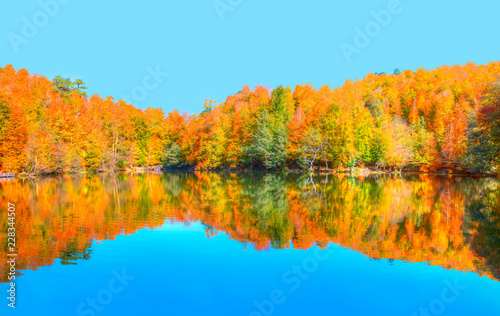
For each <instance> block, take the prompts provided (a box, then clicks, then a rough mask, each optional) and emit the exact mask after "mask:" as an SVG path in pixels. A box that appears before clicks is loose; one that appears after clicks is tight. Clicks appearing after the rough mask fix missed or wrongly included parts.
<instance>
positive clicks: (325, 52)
mask: <svg viewBox="0 0 500 316" xmlns="http://www.w3.org/2000/svg"><path fill="white" fill-rule="evenodd" d="M53 1H55V0H53ZM60 1H61V2H64V1H63V0H60ZM65 1H66V2H67V3H66V4H60V5H59V8H54V7H53V6H49V8H48V9H46V11H48V12H49V13H50V15H52V16H50V15H49V14H48V13H45V11H43V9H42V7H41V6H40V3H39V2H38V1H33V0H29V1H28V0H24V1H4V3H2V5H1V10H0V30H1V37H0V65H1V66H5V65H6V64H13V65H14V67H15V68H16V69H17V68H27V69H28V70H29V71H30V72H31V73H39V74H42V75H45V76H47V77H49V78H53V77H54V76H56V75H62V76H71V77H72V78H73V79H74V78H81V79H83V80H84V81H85V82H86V83H87V86H88V87H89V92H90V93H91V94H93V93H98V94H100V95H101V96H107V95H111V96H113V97H115V98H116V99H119V98H122V97H123V96H126V95H130V94H131V92H132V91H134V90H133V89H136V90H135V91H136V96H138V97H139V98H135V99H134V98H129V101H130V102H131V103H134V104H135V105H136V106H138V107H140V108H147V107H148V106H151V107H161V108H163V109H164V111H165V112H169V111H171V110H172V109H174V108H176V109H179V110H180V111H188V112H189V113H198V112H200V111H201V109H202V106H203V101H204V100H205V99H206V98H211V99H214V100H216V101H218V102H222V101H224V100H225V98H226V97H227V95H230V94H234V93H236V92H237V91H239V90H241V88H242V87H243V86H244V85H245V84H248V85H250V86H251V87H254V86H255V85H264V86H269V87H271V88H273V87H275V86H277V85H279V84H283V85H285V86H291V87H294V86H295V85H296V84H301V83H307V82H310V83H312V84H313V85H315V86H316V87H320V86H321V85H323V84H328V85H330V86H332V87H336V86H339V85H342V84H343V82H344V81H345V80H346V79H348V78H351V79H355V78H362V77H363V76H364V75H366V74H367V73H369V72H372V71H373V72H382V71H383V72H390V73H392V72H393V70H394V69H395V68H399V69H401V70H403V69H416V68H418V67H424V68H435V67H438V66H441V65H444V64H447V65H452V64H464V63H466V62H468V61H472V62H475V63H479V64H483V63H487V62H489V61H493V60H499V59H500V42H499V41H498V36H499V33H498V31H499V30H500V19H498V12H500V2H498V1H491V0H490V1H484V0H478V1H474V2H469V1H467V2H465V1H464V2H460V1H430V0H413V1H411V0H401V1H400V4H399V6H395V3H391V1H393V0H383V1H378V0H377V1H374V0H364V1H332V0H315V1H305V0H304V1H294V0H272V1H269V0H220V1H218V4H219V7H220V10H224V5H226V6H231V9H232V10H231V11H229V10H227V11H224V12H222V11H221V12H222V13H221V14H218V12H217V11H216V9H215V7H214V2H216V1H213V0H199V1H196V0H193V1H181V0H175V1H173V0H162V1H160V0H157V1H148V0H146V1H141V2H140V3H139V2H134V3H133V4H131V3H129V2H128V1H102V0H100V1H97V0H86V1H76V0H65ZM41 2H42V3H45V2H47V3H50V2H51V1H50V0H42V1H41ZM130 2H132V1H130ZM231 4H232V5H231ZM390 5H393V6H394V8H397V10H394V11H398V12H399V11H401V9H402V12H399V13H393V14H391V21H390V22H389V23H385V22H384V21H383V22H384V23H383V24H386V25H383V26H381V27H380V30H377V28H376V27H377V26H376V25H375V24H373V23H371V22H373V21H376V19H375V18H374V17H373V16H372V15H371V12H372V11H377V12H378V11H380V10H382V9H387V7H388V6H390ZM225 8H226V9H227V8H228V7H225ZM219 13H220V12H219ZM220 16H222V17H223V19H221V18H220ZM24 18H25V19H26V20H23V19H24ZM33 20H35V22H36V24H38V25H39V26H38V27H37V26H36V25H35V28H36V30H37V32H36V30H33V29H30V28H29V27H26V21H29V23H33ZM378 23H380V22H378ZM379 25H380V24H379ZM356 27H359V28H360V29H366V27H368V28H369V29H370V27H372V28H371V29H370V30H371V32H372V35H374V37H373V38H371V42H370V43H369V45H367V46H366V45H363V46H366V47H364V48H362V49H359V48H358V49H359V51H357V53H355V54H352V56H351V59H352V60H351V62H350V63H348V62H347V60H346V58H345V56H344V54H343V53H342V50H341V43H346V44H349V45H354V37H355V35H356V32H355V28H356ZM23 28H24V29H23ZM23 31H24V35H23ZM35 32H36V34H34V33H35ZM25 35H28V36H25ZM20 38H23V39H20ZM13 43H14V44H13ZM358 44H359V43H358ZM361 44H364V43H361ZM353 47H354V46H353ZM16 48H17V49H18V52H16V51H15V49H16ZM157 65H158V66H159V68H160V70H161V71H162V72H168V74H169V75H168V77H160V79H161V82H160V83H159V84H158V85H157V84H155V81H154V80H153V79H152V78H147V77H146V86H147V87H148V88H149V89H150V91H147V94H146V95H140V93H139V92H141V89H143V88H141V87H143V79H144V78H145V76H147V75H148V67H150V70H151V69H155V68H156V67H157ZM137 87H139V88H137ZM143 91H146V90H142V92H143Z"/></svg>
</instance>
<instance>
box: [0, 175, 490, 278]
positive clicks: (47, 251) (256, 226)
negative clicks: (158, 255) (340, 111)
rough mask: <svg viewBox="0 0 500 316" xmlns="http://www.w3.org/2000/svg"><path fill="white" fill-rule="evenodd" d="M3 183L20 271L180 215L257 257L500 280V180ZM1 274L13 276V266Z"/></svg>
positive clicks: (121, 178)
mask: <svg viewBox="0 0 500 316" xmlns="http://www.w3.org/2000/svg"><path fill="white" fill-rule="evenodd" d="M0 187H1V190H0V200H1V201H0V202H1V203H4V202H6V201H7V200H9V201H18V203H17V205H18V210H19V213H18V216H21V217H22V223H23V224H22V225H20V226H19V227H18V230H19V236H20V237H19V238H23V240H30V241H31V242H32V246H31V247H25V246H21V248H20V249H18V253H19V268H20V269H23V268H26V267H28V266H29V267H30V268H36V267H38V266H44V265H49V264H52V262H53V260H54V259H55V258H60V259H61V260H62V263H63V264H74V263H76V262H77V261H78V260H79V259H88V258H89V256H90V254H91V249H90V248H91V242H92V241H93V240H105V239H113V238H114V237H115V236H116V235H119V234H131V233H134V232H135V231H136V230H137V229H140V228H144V227H151V228H154V227H158V226H160V225H162V224H163V223H164V221H165V219H173V220H175V221H177V222H181V223H186V224H187V225H189V223H191V222H192V221H200V222H201V223H202V224H203V225H204V227H205V230H206V233H207V236H208V237H211V236H214V235H216V234H217V233H218V232H223V233H225V234H228V235H229V236H230V237H231V238H233V239H236V240H238V241H240V242H241V243H242V244H244V245H245V246H247V245H253V247H254V248H255V249H257V250H260V249H266V248H270V247H272V248H276V249H281V248H287V247H290V246H292V245H293V247H295V248H303V249H305V248H308V247H311V246H313V245H319V246H321V247H326V246H327V245H328V243H337V244H340V245H342V246H344V247H349V248H351V249H354V250H357V251H359V252H362V253H364V254H365V255H367V256H369V257H370V258H373V259H381V258H387V259H391V260H396V259H397V260H407V261H418V262H423V261H430V262H433V263H434V264H437V265H441V266H443V267H446V268H455V269H461V270H472V271H476V272H477V273H479V274H486V275H489V276H492V277H496V278H498V277H499V272H498V267H499V262H500V260H499V259H500V255H499V247H500V246H499V237H500V228H499V225H498V223H499V220H500V218H499V213H500V211H499V208H500V206H499V205H500V200H499V198H500V195H499V190H500V189H499V186H498V180H496V179H471V178H459V177H458V178H456V177H453V178H452V177H442V178H437V177H431V176H425V175H416V176H410V177H401V176H397V177H394V176H387V175H382V176H373V177H346V176H342V175H340V176H332V175H329V176H326V175H321V176H319V175H317V174H315V175H312V176H311V175H295V174H283V173H251V174H230V173H209V172H201V173H183V172H173V173H168V174H164V175H155V174H141V175H124V174H123V175H118V176H116V175H100V176H88V177H69V176H64V177H60V178H44V179H39V180H37V181H35V183H29V182H24V183H23V182H21V181H13V182H4V183H0ZM4 217H5V214H1V215H0V219H1V220H2V223H6V222H7V221H6V219H5V218H4ZM3 225H5V224H3ZM0 229H1V228H0ZM5 231H7V229H6V227H3V230H2V231H1V232H0V234H2V233H3V232H5ZM2 237H3V236H2ZM2 240H4V238H2ZM6 249H7V248H6V244H4V247H3V248H2V251H3V252H5V250H6ZM0 268H1V269H2V271H4V272H5V271H6V270H5V269H6V266H5V263H0ZM3 275H5V274H3Z"/></svg>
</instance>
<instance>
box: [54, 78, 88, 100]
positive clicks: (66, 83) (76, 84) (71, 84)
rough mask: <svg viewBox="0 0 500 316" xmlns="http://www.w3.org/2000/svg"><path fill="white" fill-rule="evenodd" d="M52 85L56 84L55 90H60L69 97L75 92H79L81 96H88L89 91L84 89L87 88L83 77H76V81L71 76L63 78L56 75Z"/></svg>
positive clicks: (60, 92) (64, 95)
mask: <svg viewBox="0 0 500 316" xmlns="http://www.w3.org/2000/svg"><path fill="white" fill-rule="evenodd" d="M52 85H53V86H54V90H55V91H57V92H59V94H61V95H62V96H63V97H66V98H69V97H70V96H71V94H72V93H73V92H75V91H76V92H77V93H78V95H79V96H81V97H87V93H86V92H84V91H82V90H85V89H87V87H86V86H85V83H84V82H83V81H82V79H76V80H75V81H71V79H70V78H63V77H61V76H56V77H55V78H54V79H53V80H52Z"/></svg>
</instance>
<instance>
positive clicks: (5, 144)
mask: <svg viewBox="0 0 500 316" xmlns="http://www.w3.org/2000/svg"><path fill="white" fill-rule="evenodd" d="M499 78H500V62H491V63H489V64H487V65H476V64H473V63H468V64H466V65H463V66H458V65H457V66H443V67H440V68H437V69H435V70H424V69H419V70H417V71H411V70H406V71H399V70H395V71H394V73H393V74H384V73H370V74H368V75H367V76H365V77H364V78H363V79H362V80H356V81H351V80H347V81H346V82H345V84H344V85H343V86H341V87H338V88H335V89H332V88H330V87H329V86H327V85H325V86H322V87H321V88H319V89H316V88H315V87H313V86H312V85H311V84H304V85H297V86H296V87H295V88H294V89H293V90H292V89H291V88H289V87H283V86H278V87H276V88H275V89H274V90H271V89H269V88H266V87H263V86H256V87H255V88H253V89H251V88H250V87H248V86H245V87H243V88H242V90H241V91H239V92H237V93H236V94H234V95H232V96H229V97H228V98H227V99H226V101H225V102H223V103H220V104H217V103H216V102H215V101H212V100H207V101H206V102H205V105H204V110H203V112H202V113H200V114H188V113H179V112H178V111H176V110H174V111H171V112H170V113H168V114H166V115H165V113H164V112H163V111H162V110H161V109H152V108H148V109H147V110H140V109H137V108H135V107H134V106H133V105H131V104H127V103H126V102H125V101H122V100H115V99H114V98H112V97H106V98H102V97H100V96H99V95H92V96H90V97H88V96H87V94H86V93H85V92H84V90H85V89H86V87H85V86H84V83H83V82H82V81H81V80H76V81H71V80H70V79H65V78H61V77H56V78H54V79H53V80H52V81H51V80H49V79H48V78H46V77H44V76H42V75H38V74H35V75H32V74H30V73H29V72H28V71H27V70H26V69H19V70H17V71H16V70H15V69H14V68H13V67H12V66H11V65H7V66H6V67H5V68H0V170H1V171H3V172H26V173H35V174H44V173H67V172H76V173H79V172H84V171H89V172H103V171H114V170H125V169H130V168H134V167H147V166H155V165H163V166H166V167H170V168H192V169H197V170H217V169H223V168H245V169H269V170H286V169H313V168H328V169H339V170H341V169H342V168H351V170H352V168H355V167H368V168H370V169H371V170H381V171H382V170H384V171H386V170H387V171H388V170H392V171H397V172H399V171H402V170H408V171H419V172H435V171H448V172H468V173H489V174H491V173H496V171H497V168H498V166H499V164H500V120H499V119H498V116H499V115H500V86H499V83H498V82H499ZM306 80H307V79H306Z"/></svg>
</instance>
